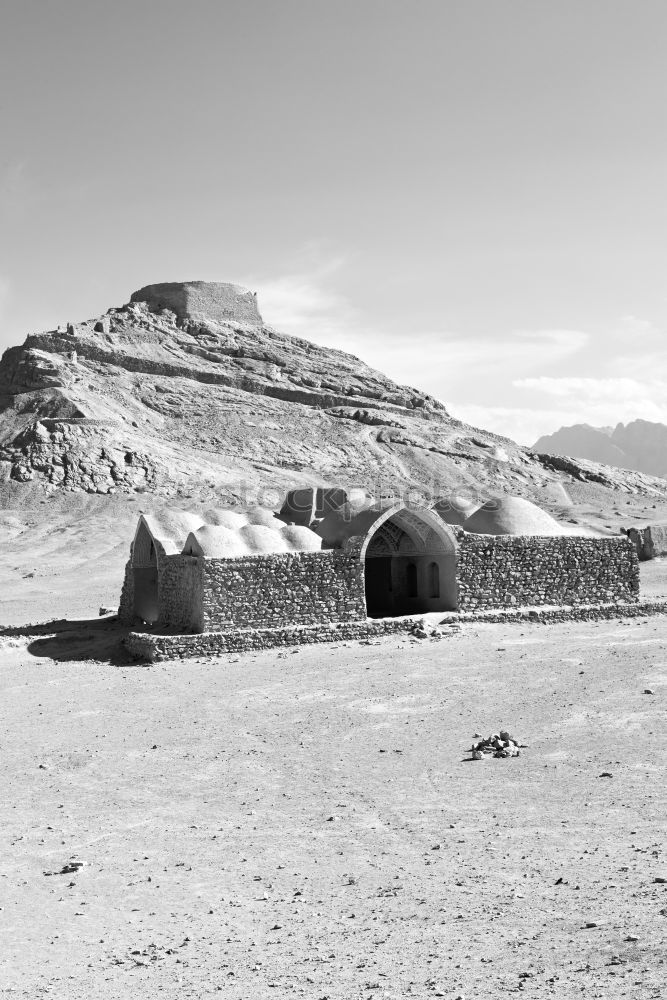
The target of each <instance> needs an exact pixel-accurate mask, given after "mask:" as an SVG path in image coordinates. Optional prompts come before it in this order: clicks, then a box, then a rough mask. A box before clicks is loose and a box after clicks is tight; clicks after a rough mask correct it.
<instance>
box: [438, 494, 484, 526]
mask: <svg viewBox="0 0 667 1000" xmlns="http://www.w3.org/2000/svg"><path fill="white" fill-rule="evenodd" d="M479 507H480V503H479V501H478V500H477V501H476V500H471V499H470V498H469V497H464V496H451V497H441V499H440V500H438V501H437V502H436V503H435V504H434V505H433V510H434V511H436V513H438V514H439V515H440V517H441V518H442V520H443V521H445V522H446V523H447V524H463V523H464V522H465V521H466V520H467V519H468V518H469V517H470V516H471V514H474V513H475V511H476V510H479Z"/></svg>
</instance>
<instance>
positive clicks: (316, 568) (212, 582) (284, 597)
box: [202, 550, 366, 632]
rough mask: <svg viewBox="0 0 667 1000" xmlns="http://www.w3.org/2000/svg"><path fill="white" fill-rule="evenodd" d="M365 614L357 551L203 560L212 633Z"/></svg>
mask: <svg viewBox="0 0 667 1000" xmlns="http://www.w3.org/2000/svg"><path fill="white" fill-rule="evenodd" d="M365 618H366V603H365V600H364V579H363V566H362V564H361V562H360V561H359V556H358V554H357V553H356V552H354V551H350V552H348V551H335V550H331V551H327V552H294V553H288V554H285V555H266V556H248V557H245V558H241V559H206V560H204V562H203V615H202V625H203V629H204V630H205V631H207V632H208V631H216V630H219V631H225V630H227V629H233V628H247V627H252V626H255V627H261V628H271V627H274V628H278V627H281V626H285V625H318V624H326V623H328V622H343V621H357V620H359V619H365Z"/></svg>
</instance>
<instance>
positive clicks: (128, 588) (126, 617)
mask: <svg viewBox="0 0 667 1000" xmlns="http://www.w3.org/2000/svg"><path fill="white" fill-rule="evenodd" d="M134 618H135V615H134V570H133V568H132V557H131V555H130V558H129V559H128V561H127V562H126V563H125V576H124V578H123V588H122V590H121V592H120V603H119V605H118V621H119V622H122V623H123V625H131V624H132V622H133V621H134Z"/></svg>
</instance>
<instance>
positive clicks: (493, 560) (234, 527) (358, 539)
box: [119, 494, 639, 648]
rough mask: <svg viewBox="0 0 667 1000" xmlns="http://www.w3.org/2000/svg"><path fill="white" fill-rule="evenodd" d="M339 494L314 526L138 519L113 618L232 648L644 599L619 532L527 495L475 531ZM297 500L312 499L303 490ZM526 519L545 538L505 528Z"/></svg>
mask: <svg viewBox="0 0 667 1000" xmlns="http://www.w3.org/2000/svg"><path fill="white" fill-rule="evenodd" d="M344 496H345V495H344V494H339V495H338V496H337V497H336V499H335V502H336V503H338V506H337V507H336V506H335V504H334V500H332V498H331V497H329V498H328V499H329V501H330V502H329V504H328V508H329V509H328V511H327V512H326V513H325V516H324V517H321V518H319V519H315V520H314V521H313V522H312V525H311V526H310V527H308V526H306V525H305V524H303V523H302V524H296V523H287V522H286V521H285V520H284V517H285V515H284V514H283V515H282V517H281V516H280V515H276V514H274V513H273V512H272V511H266V510H261V509H256V510H254V511H250V512H248V513H247V514H240V513H238V512H235V511H231V510H221V511H209V512H208V513H207V514H206V515H203V516H200V515H196V514H192V513H187V512H182V511H171V512H168V513H166V514H163V515H161V516H147V515H142V516H141V517H140V519H139V524H138V526H137V530H136V534H135V537H134V541H133V543H132V547H131V554H130V560H129V562H128V564H127V567H126V572H125V581H124V585H123V591H122V597H121V603H120V611H119V617H120V618H121V620H122V621H123V622H125V623H127V624H132V623H135V622H143V623H145V624H146V625H148V626H150V627H151V629H152V631H153V632H154V633H171V634H174V633H176V634H198V633H199V634H201V633H206V634H209V633H218V634H220V635H225V636H228V637H229V636H235V637H236V640H235V641H236V647H237V648H238V647H239V646H240V645H241V646H242V641H241V639H242V636H243V634H245V633H247V632H248V630H261V631H262V633H263V634H264V636H265V639H266V641H265V642H264V643H263V644H264V645H273V644H279V642H280V638H279V635H280V633H282V632H284V631H285V630H287V631H288V632H289V634H290V636H292V638H291V641H292V642H294V641H299V640H298V635H304V636H305V635H306V634H307V633H308V632H309V631H310V632H312V631H313V630H314V631H319V632H321V633H322V635H323V637H329V634H330V633H331V630H332V629H334V630H335V628H336V627H337V626H340V625H355V627H356V625H359V624H360V623H369V622H370V621H372V620H373V619H376V620H377V619H383V620H388V619H397V618H401V617H402V616H410V615H421V614H424V613H427V612H433V611H437V612H440V611H442V612H446V611H450V612H451V611H459V612H467V611H482V610H485V609H486V610H488V609H501V608H512V607H520V606H524V607H536V606H547V605H548V606H562V605H603V604H627V603H632V602H636V601H637V599H638V593H639V570H638V559H637V552H636V548H635V547H634V546H633V545H632V543H631V542H630V541H629V540H628V539H627V538H626V537H625V536H618V537H614V538H594V537H585V536H575V535H571V534H563V533H562V530H559V531H556V530H555V529H552V527H551V525H550V524H549V523H547V522H546V521H545V520H544V519H545V518H547V519H549V521H551V522H552V524H553V525H556V526H557V522H555V521H553V519H550V518H549V515H547V514H546V513H545V512H543V511H540V510H539V508H535V505H532V504H528V502H527V501H523V500H521V501H520V503H519V504H518V505H517V504H514V505H512V504H509V505H508V504H507V503H506V502H505V501H503V502H500V503H498V505H497V510H498V512H499V513H498V518H497V519H496V520H495V521H494V519H493V509H492V508H491V509H490V508H489V507H488V505H486V506H485V508H483V513H484V517H483V518H481V517H478V519H477V520H478V523H482V524H483V526H484V527H485V528H486V531H485V533H483V534H482V533H474V532H472V531H468V530H466V529H465V527H461V526H460V525H457V524H449V523H447V521H446V520H445V519H444V516H443V515H444V514H445V511H444V510H443V504H442V502H440V503H439V504H438V505H434V506H433V507H426V506H421V505H417V504H410V505H408V506H406V505H404V504H401V503H394V504H384V505H370V506H368V505H366V506H363V505H362V507H361V509H358V508H357V509H355V508H354V507H353V506H351V505H350V504H349V503H346V502H345V499H344ZM320 499H321V498H320ZM517 499H518V498H517ZM287 506H288V507H289V504H288V505H287ZM299 506H300V508H303V507H304V506H306V507H307V506H308V505H307V504H306V503H305V502H304V498H303V497H301V498H300V505H299ZM316 506H317V505H316V504H315V505H314V507H312V508H311V509H314V508H315V507H316ZM320 506H322V505H320ZM528 508H533V512H531V511H530V510H529V509H528ZM284 510H285V507H283V511H284ZM535 511H537V512H538V513H534V512H535ZM320 512H321V513H323V512H324V510H323V509H321V510H320ZM478 513H479V512H478ZM487 515H488V516H487ZM472 516H473V517H474V515H472ZM526 517H528V521H529V522H530V523H540V524H541V526H542V529H543V530H542V533H541V534H539V533H535V534H508V533H507V532H506V531H505V530H501V529H503V526H505V527H506V526H507V525H508V524H510V525H511V524H514V526H515V527H516V524H517V519H519V520H522V519H523V520H525V518H526ZM531 519H532V520H531ZM466 523H467V522H466ZM494 524H495V525H496V527H498V526H499V530H498V531H497V532H494V530H493V527H494ZM295 629H296V630H302V631H301V632H298V631H297V633H296V634H297V638H296V639H295V638H293V636H294V635H295ZM355 634H356V633H355ZM305 641H313V638H312V636H311V637H310V638H308V639H306V640H305ZM254 644H255V645H257V643H256V642H255V643H254Z"/></svg>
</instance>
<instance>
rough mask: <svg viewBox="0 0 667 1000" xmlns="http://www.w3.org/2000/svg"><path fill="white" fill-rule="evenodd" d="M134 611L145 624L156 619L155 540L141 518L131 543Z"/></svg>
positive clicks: (156, 573) (156, 575) (157, 610)
mask: <svg viewBox="0 0 667 1000" xmlns="http://www.w3.org/2000/svg"><path fill="white" fill-rule="evenodd" d="M132 572H133V574H134V613H135V615H136V616H137V617H138V618H141V619H142V621H145V622H146V624H148V625H152V624H154V622H156V621H157V618H158V613H159V600H158V569H157V551H156V548H155V540H154V538H153V536H152V534H151V533H150V531H149V530H148V527H147V525H146V523H145V521H144V519H143V518H140V520H139V526H138V528H137V533H136V535H135V536H134V543H133V545H132Z"/></svg>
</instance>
